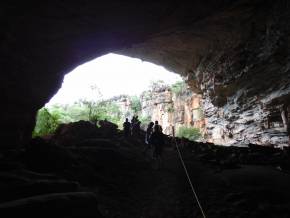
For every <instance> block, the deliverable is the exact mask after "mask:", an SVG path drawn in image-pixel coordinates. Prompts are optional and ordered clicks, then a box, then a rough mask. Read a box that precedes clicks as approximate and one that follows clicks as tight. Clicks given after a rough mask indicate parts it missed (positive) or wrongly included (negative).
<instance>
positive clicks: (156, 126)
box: [154, 120, 163, 132]
mask: <svg viewBox="0 0 290 218" xmlns="http://www.w3.org/2000/svg"><path fill="white" fill-rule="evenodd" d="M155 128H159V131H160V132H162V131H163V129H162V127H161V126H160V125H159V124H158V121H157V120H155V123H154V131H155Z"/></svg>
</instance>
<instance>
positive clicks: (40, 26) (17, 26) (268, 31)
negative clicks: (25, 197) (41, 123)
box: [0, 0, 289, 147]
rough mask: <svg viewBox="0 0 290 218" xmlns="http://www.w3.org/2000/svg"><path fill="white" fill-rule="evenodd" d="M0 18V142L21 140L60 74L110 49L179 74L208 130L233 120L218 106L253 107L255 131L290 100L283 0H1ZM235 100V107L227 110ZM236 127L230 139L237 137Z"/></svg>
mask: <svg viewBox="0 0 290 218" xmlns="http://www.w3.org/2000/svg"><path fill="white" fill-rule="evenodd" d="M0 17H1V19H0V22H1V27H2V28H1V30H0V52H1V53H0V54H1V60H0V66H1V68H0V69H1V81H0V83H1V86H0V87H1V92H0V96H1V99H2V102H3V103H2V107H1V114H2V116H1V123H2V127H3V128H2V131H1V132H0V134H1V135H0V136H1V139H2V142H3V143H2V144H3V145H2V147H7V146H12V145H19V144H23V143H25V142H27V140H29V138H30V136H31V131H32V128H33V126H34V117H35V113H36V111H37V109H39V108H40V107H42V106H43V105H44V104H45V103H46V102H47V101H48V99H49V98H51V97H52V96H53V94H54V93H55V92H56V91H57V89H58V88H59V87H60V84H61V81H62V78H63V76H64V74H65V73H67V72H69V71H70V70H72V69H73V68H75V67H76V66H78V65H79V64H81V63H84V62H86V61H88V60H91V59H93V58H96V57H98V56H100V55H103V54H106V53H108V52H119V53H121V54H124V55H129V56H134V57H139V58H142V59H143V60H147V61H151V62H153V63H157V64H161V65H163V66H165V67H166V68H168V69H170V70H173V71H175V72H177V73H180V74H182V75H184V76H185V77H186V78H187V79H188V82H189V84H190V85H191V87H192V88H193V89H194V90H195V91H198V92H199V93H201V94H203V96H204V105H205V108H206V114H207V116H208V123H209V128H208V130H209V138H212V136H211V133H210V131H212V130H213V129H215V128H217V125H215V122H216V121H218V122H219V121H220V120H219V119H221V121H222V122H223V123H225V125H226V123H227V122H230V123H236V121H237V120H239V119H238V118H235V119H232V118H231V119H229V118H228V117H227V116H226V115H225V116H224V117H218V114H219V111H225V112H226V109H228V111H229V112H228V115H233V114H235V113H239V116H241V117H242V116H244V115H245V114H247V113H248V112H247V111H250V109H247V106H248V105H250V106H252V110H253V111H254V113H258V115H257V116H258V117H259V119H258V120H257V121H256V120H255V119H256V118H255V116H253V117H252V118H249V119H250V120H253V119H254V122H252V123H255V128H253V130H252V131H254V132H255V131H256V132H257V131H259V130H258V129H256V126H257V125H259V123H261V122H262V120H263V119H264V118H263V117H264V116H266V114H267V113H269V114H271V110H273V111H276V110H277V107H279V105H281V104H286V103H287V102H289V101H288V100H289V98H288V97H287V96H289V71H288V62H289V61H288V58H289V54H288V52H289V49H288V45H289V37H288V35H289V30H288V26H287V24H288V23H289V5H288V2H287V1H284V0H283V1H282V0H280V1H266V0H254V1H250V0H239V1H231V0H203V1H201V0H193V1H184V2H183V1H165V0H161V1H157V2H156V1H146V2H143V3H140V2H136V1H112V0H108V1H105V2H99V1H89V0H83V1H67V0H63V1H56V0H52V1H49V2H42V1H39V2H19V1H14V0H11V1H9V2H2V3H1V7H0ZM249 81H251V82H249ZM231 86H233V87H234V88H229V87H231ZM233 102H235V104H237V107H238V108H242V111H241V110H240V111H238V112H237V111H236V112H235V111H234V110H235V109H232V108H234V105H235V104H234V103H233ZM260 107H261V108H260ZM265 108H275V109H269V110H268V112H267V110H266V111H264V110H265ZM259 111H260V112H261V113H259ZM275 113H276V112H275ZM240 114H241V115H240ZM243 114H244V115H243ZM270 117H271V116H270ZM256 124H257V125H256ZM211 125H213V127H212V126H211ZM225 125H223V126H225ZM234 128H235V129H237V128H239V127H238V125H235V127H234ZM234 132H235V134H234V138H235V139H236V140H238V139H239V138H241V137H243V136H241V137H240V136H238V134H236V132H237V130H235V131H234ZM244 135H246V137H248V139H249V140H252V139H253V140H254V139H255V138H254V137H252V136H249V135H248V134H244ZM256 141H257V140H255V142H256Z"/></svg>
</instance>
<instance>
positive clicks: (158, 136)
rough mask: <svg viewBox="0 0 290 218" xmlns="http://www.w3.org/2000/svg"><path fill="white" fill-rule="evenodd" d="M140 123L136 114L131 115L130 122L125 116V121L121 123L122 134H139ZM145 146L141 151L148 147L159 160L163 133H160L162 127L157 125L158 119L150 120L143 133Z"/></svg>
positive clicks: (127, 135) (146, 149) (162, 144)
mask: <svg viewBox="0 0 290 218" xmlns="http://www.w3.org/2000/svg"><path fill="white" fill-rule="evenodd" d="M140 124H141V122H140V121H139V119H138V116H133V118H132V120H131V122H129V119H128V118H126V121H125V122H124V123H123V129H124V136H125V137H129V136H139V135H140ZM145 143H146V147H145V149H144V151H143V153H144V154H146V152H147V151H148V150H149V149H153V158H154V159H157V160H160V158H161V154H162V150H163V146H164V135H163V133H162V127H161V126H160V125H159V123H158V121H157V120H156V121H155V123H154V122H150V123H149V124H148V127H147V129H146V135H145Z"/></svg>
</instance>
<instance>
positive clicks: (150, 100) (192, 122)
mask: <svg viewBox="0 0 290 218" xmlns="http://www.w3.org/2000/svg"><path fill="white" fill-rule="evenodd" d="M200 100H201V95H199V94H195V93H193V92H192V91H191V90H189V89H185V90H182V92H180V93H175V92H173V91H172V90H171V89H170V88H169V87H166V86H163V87H156V88H154V89H153V90H150V91H148V92H144V93H143V94H142V95H141V103H142V112H141V114H142V116H149V117H151V120H152V121H155V120H157V121H158V122H159V123H160V125H162V127H163V130H164V131H163V132H164V133H165V134H168V135H169V134H170V135H171V134H172V127H173V126H174V127H175V129H176V130H177V129H178V128H179V127H180V126H186V127H196V128H201V129H202V128H204V125H205V123H204V119H203V115H202V109H201V105H200Z"/></svg>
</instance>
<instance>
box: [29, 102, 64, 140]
mask: <svg viewBox="0 0 290 218" xmlns="http://www.w3.org/2000/svg"><path fill="white" fill-rule="evenodd" d="M60 117H61V115H60V114H58V113H56V112H54V113H53V114H52V113H50V112H49V111H48V109H47V108H42V109H40V110H39V111H38V112H37V116H36V125H35V128H34V131H33V133H32V136H33V137H36V136H44V135H48V134H52V133H54V132H55V130H56V128H57V127H58V125H59V124H60V122H59V118H60Z"/></svg>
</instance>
